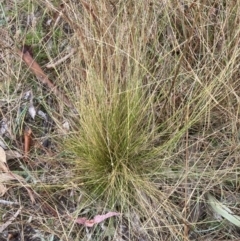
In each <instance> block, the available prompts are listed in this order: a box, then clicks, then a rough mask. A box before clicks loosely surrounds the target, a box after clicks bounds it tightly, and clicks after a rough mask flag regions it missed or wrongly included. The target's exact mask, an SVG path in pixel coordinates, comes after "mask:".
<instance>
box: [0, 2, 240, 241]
mask: <svg viewBox="0 0 240 241" xmlns="http://www.w3.org/2000/svg"><path fill="white" fill-rule="evenodd" d="M26 6H28V7H26ZM239 7H240V6H239V3H236V1H214V0H212V1H211V0H209V1H204V3H200V2H194V3H190V2H189V1H162V2H161V1H155V0H154V1H127V2H126V1H121V0H119V1H79V2H78V1H68V2H67V3H66V2H65V3H64V4H62V5H61V4H60V3H59V2H58V1H52V2H51V1H45V0H42V1H40V2H36V1H24V0H23V1H19V3H18V4H16V5H11V4H9V5H8V8H7V9H6V10H5V11H6V13H5V15H6V14H9V15H10V16H12V14H13V16H14V17H12V18H10V19H11V20H12V22H11V24H12V25H14V26H15V29H14V30H11V29H10V28H8V27H7V25H6V24H5V25H4V28H5V29H6V30H7V31H8V32H10V33H11V36H12V37H13V38H15V39H16V45H18V46H19V45H21V44H22V42H24V43H26V44H28V45H31V46H32V47H33V53H34V56H35V59H36V60H37V62H38V63H40V64H41V66H43V68H44V63H46V62H47V61H50V62H54V61H55V58H61V57H62V55H64V50H66V49H70V50H74V51H73V54H72V55H71V57H70V58H68V59H67V60H65V61H63V62H62V63H61V64H59V65H56V66H55V67H54V68H53V69H47V68H44V70H45V71H46V72H47V74H48V75H49V76H50V78H51V79H52V80H53V82H54V84H55V85H56V86H57V87H58V88H59V89H61V91H63V92H64V93H65V94H66V95H67V96H68V98H69V100H70V101H71V103H72V108H68V107H66V106H65V104H64V102H63V101H61V99H60V98H59V96H53V94H52V93H49V90H48V89H47V88H45V87H43V86H42V85H41V83H39V82H36V81H35V79H34V76H33V75H31V74H30V73H29V71H28V69H27V68H25V67H22V63H21V62H19V61H18V60H17V59H16V58H14V57H13V55H11V54H9V52H8V51H9V49H4V48H3V50H2V52H1V54H3V55H1V56H4V57H1V59H0V61H1V64H2V66H3V70H2V71H1V72H0V73H1V78H2V79H3V81H2V82H1V83H0V84H1V88H0V98H1V99H0V105H1V108H2V109H1V112H0V116H1V119H2V120H1V123H3V120H4V121H5V120H6V121H5V122H7V123H9V130H8V132H9V133H10V134H9V133H8V134H1V139H2V141H3V143H5V144H7V146H8V147H9V148H11V149H12V148H14V149H16V150H19V149H20V145H19V139H20V136H21V132H22V130H23V128H24V127H25V126H26V125H28V126H29V125H30V127H31V128H32V130H33V132H34V134H35V140H36V141H39V140H40V141H42V139H44V138H45V136H44V135H45V134H46V129H45V127H44V128H43V127H41V125H42V124H41V123H42V122H43V120H42V119H41V118H40V117H39V116H37V117H36V120H34V121H33V120H30V119H31V118H29V116H28V114H27V113H28V103H26V102H27V101H26V100H24V98H23V96H24V93H25V92H26V91H27V90H29V89H31V91H32V93H33V100H32V101H33V102H32V103H33V105H34V106H35V107H36V106H37V108H38V110H41V111H43V112H44V113H47V115H48V117H49V119H48V122H50V123H51V128H50V129H49V128H48V131H47V133H48V135H49V136H50V138H51V141H52V143H53V144H52V146H51V148H50V150H49V149H48V148H47V149H43V150H44V151H39V149H38V148H37V147H32V149H31V152H30V154H31V155H30V157H29V158H30V160H32V161H33V163H34V165H33V164H31V165H29V164H26V163H23V162H22V161H21V160H18V161H17V162H16V163H13V164H12V166H11V170H12V171H13V172H14V171H15V172H16V173H18V174H19V175H22V176H23V177H24V178H26V179H27V180H28V183H29V185H30V186H31V187H32V188H33V190H34V192H35V193H37V194H38V198H39V199H40V200H44V203H47V204H48V205H50V206H51V207H56V208H55V210H57V215H55V216H54V218H52V220H51V221H49V219H48V218H47V216H46V215H45V214H44V209H45V213H46V204H44V205H42V206H43V211H42V212H41V211H40V210H39V212H38V213H37V215H36V216H38V217H41V218H42V219H41V221H40V222H39V223H40V226H41V227H42V230H45V232H46V233H48V234H47V236H46V237H48V236H49V234H52V235H55V237H58V238H59V239H66V240H79V239H81V240H196V239H200V240H201V239H205V240H206V239H207V238H214V237H217V238H220V237H221V238H223V237H224V238H225V239H229V238H231V239H232V240H234V239H237V237H238V231H237V228H236V227H235V226H234V225H233V224H231V222H228V221H227V220H225V219H221V220H220V219H217V218H216V214H215V213H214V210H211V208H210V206H211V205H209V204H208V202H209V200H208V198H207V197H208V196H209V195H208V194H209V193H211V195H213V196H215V197H216V198H217V199H218V200H219V201H221V202H222V203H224V204H225V205H227V206H228V207H229V208H232V210H234V214H236V215H237V214H239V204H238V203H239V201H238V200H239V195H238V191H239V180H238V179H239V157H238V152H239V95H240V93H239V83H238V82H239V80H238V78H239V53H240V52H239V39H240V38H239V34H240V30H239V27H238V25H239V20H240V15H239V10H240V9H239ZM16 9H18V10H19V11H16ZM14 11H15V12H14ZM10 13H11V14H10ZM30 13H31V14H32V15H31V16H32V17H33V19H32V20H29V21H30V22H31V28H30V27H26V28H24V27H22V25H21V24H20V23H21V22H24V19H25V15H26V14H30ZM59 13H60V14H59ZM49 18H50V19H53V20H52V21H53V24H52V25H51V24H50V25H49V24H48V22H47V20H49ZM29 19H31V18H29ZM4 21H5V22H6V21H7V19H6V18H5V19H4V20H3V21H2V22H0V23H4ZM18 35H20V38H17V36H18ZM17 39H19V40H18V41H17ZM20 40H21V41H20ZM36 42H37V43H38V44H37V45H36ZM0 43H1V42H0ZM66 46H67V47H66ZM9 79H11V82H9ZM16 109H17V110H18V111H16ZM16 120H17V121H16ZM5 122H4V123H5ZM66 122H67V123H68V124H69V125H70V131H66V129H64V127H63V123H66ZM44 123H45V122H44ZM2 126H3V124H1V128H2ZM39 126H40V127H39ZM1 130H2V129H1ZM40 141H39V142H40ZM43 153H44V154H43ZM42 155H44V158H42ZM43 159H44V160H43ZM19 163H20V164H19ZM19 166H20V168H19ZM23 167H24V168H23ZM19 169H20V170H19ZM50 170H51V171H50ZM16 188H19V189H20V188H21V185H20V184H19V185H18V186H17V187H16ZM19 195H20V194H19ZM20 196H21V195H20ZM8 198H10V199H11V198H13V197H12V196H11V195H10V194H9V196H8ZM22 202H23V203H25V204H26V207H27V208H28V209H27V210H28V211H27V212H26V213H25V215H26V216H30V215H33V214H32V211H31V205H30V204H29V203H28V201H27V200H26V198H23V199H22ZM47 208H48V209H47V210H49V206H47ZM4 211H5V210H1V212H2V213H4ZM107 211H118V212H120V213H121V216H120V217H118V218H111V219H109V220H107V221H105V222H104V224H103V225H102V226H101V225H96V226H95V228H93V229H91V231H89V230H85V229H81V228H78V227H77V226H76V224H74V223H73V221H71V222H69V220H67V221H66V219H65V217H66V216H64V215H66V213H67V214H68V215H70V214H71V215H72V216H74V217H75V216H87V217H88V218H92V217H93V216H95V215H96V214H102V213H105V212H107ZM214 215H215V216H214ZM39 223H38V224H39ZM46 227H47V228H46ZM51 227H58V228H57V229H56V228H55V230H57V231H55V232H52V233H51ZM46 230H47V231H46ZM43 232H44V231H43ZM49 237H50V236H49ZM51 237H53V236H51Z"/></svg>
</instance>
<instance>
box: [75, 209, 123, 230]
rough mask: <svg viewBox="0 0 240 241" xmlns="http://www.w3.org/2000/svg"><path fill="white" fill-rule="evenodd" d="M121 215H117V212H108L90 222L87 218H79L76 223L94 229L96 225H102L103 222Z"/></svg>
mask: <svg viewBox="0 0 240 241" xmlns="http://www.w3.org/2000/svg"><path fill="white" fill-rule="evenodd" d="M119 215H120V213H116V212H108V213H106V214H103V215H96V216H95V217H94V218H93V219H91V220H88V219H87V218H85V217H84V218H77V219H76V220H75V222H76V223H79V224H82V225H84V226H85V227H93V225H94V224H97V223H100V222H102V221H104V220H105V219H107V218H110V217H113V216H119Z"/></svg>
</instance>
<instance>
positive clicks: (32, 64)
mask: <svg viewBox="0 0 240 241" xmlns="http://www.w3.org/2000/svg"><path fill="white" fill-rule="evenodd" d="M16 52H17V54H18V55H19V56H20V57H21V58H22V60H23V61H24V62H25V63H26V64H27V66H28V67H29V69H30V70H31V71H32V72H33V73H34V74H35V76H36V77H37V79H38V80H39V81H41V82H42V83H43V84H45V85H47V87H48V88H49V89H51V91H52V92H53V93H54V94H55V95H56V96H58V97H60V98H62V99H63V101H64V102H65V104H66V105H67V106H69V107H71V104H70V102H69V100H68V98H67V97H66V96H65V95H63V94H62V93H61V92H60V91H59V90H58V89H57V87H56V86H55V85H54V84H53V83H52V81H51V80H50V79H48V77H47V75H46V74H45V73H44V71H43V70H42V69H41V67H40V65H39V64H38V63H37V62H36V61H35V60H34V59H33V58H32V56H31V54H30V53H29V51H28V50H26V49H25V50H23V51H20V50H19V49H16Z"/></svg>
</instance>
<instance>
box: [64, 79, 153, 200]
mask: <svg viewBox="0 0 240 241" xmlns="http://www.w3.org/2000/svg"><path fill="white" fill-rule="evenodd" d="M87 89H88V90H89V89H91V91H88V92H87V93H85V95H84V94H83V96H85V97H82V98H81V99H80V101H79V106H78V108H79V116H80V117H79V123H78V130H77V132H76V133H74V134H73V136H72V138H71V139H70V140H68V145H69V146H71V149H72V151H73V152H74V153H75V155H76V159H75V167H74V173H75V175H76V176H77V179H78V182H79V183H83V184H84V186H85V187H86V189H88V190H89V191H91V193H92V194H96V196H97V197H108V198H107V199H108V201H110V202H111V203H114V202H117V201H119V200H121V199H125V198H127V197H129V196H131V195H133V196H134V192H135V190H136V189H137V188H141V189H142V188H146V187H144V185H143V183H144V179H146V178H147V175H149V174H150V173H151V171H152V170H153V169H154V165H156V164H157V163H156V162H155V161H154V159H155V155H156V154H155V153H154V152H153V151H152V147H153V144H154V142H155V141H156V135H155V134H154V132H155V131H156V130H154V128H155V127H154V124H153V115H152V114H151V112H150V111H149V110H150V107H151V96H150V97H149V96H148V97H147V95H146V90H145V89H144V88H141V86H139V83H138V82H137V81H135V80H133V81H132V82H130V81H129V83H127V84H126V85H125V87H124V88H122V85H119V84H118V83H114V84H112V86H111V89H112V90H111V91H109V92H110V93H109V92H108V93H107V92H106V91H105V90H106V88H105V86H104V85H103V84H97V83H95V84H94V83H93V82H92V83H91V82H90V83H88V88H87ZM154 162H155V163H154ZM155 168H156V166H155ZM76 176H75V178H76ZM75 182H76V180H75Z"/></svg>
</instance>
